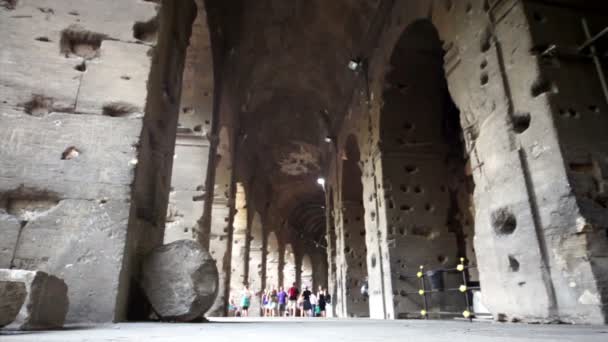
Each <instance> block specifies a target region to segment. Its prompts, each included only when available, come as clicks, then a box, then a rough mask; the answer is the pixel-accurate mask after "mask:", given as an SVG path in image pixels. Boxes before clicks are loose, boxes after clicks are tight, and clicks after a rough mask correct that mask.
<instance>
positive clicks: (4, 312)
mask: <svg viewBox="0 0 608 342" xmlns="http://www.w3.org/2000/svg"><path fill="white" fill-rule="evenodd" d="M26 297H27V291H26V290H25V284H24V283H22V282H17V281H4V280H3V281H0V328H2V327H3V326H5V325H8V324H10V323H11V322H12V321H14V320H15V318H16V317H17V314H18V313H19V310H21V306H22V305H23V303H24V302H25V298H26Z"/></svg>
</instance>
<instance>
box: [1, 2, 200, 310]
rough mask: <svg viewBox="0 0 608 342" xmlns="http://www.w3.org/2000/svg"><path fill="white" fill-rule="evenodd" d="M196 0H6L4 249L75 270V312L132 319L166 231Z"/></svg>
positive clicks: (18, 262)
mask: <svg viewBox="0 0 608 342" xmlns="http://www.w3.org/2000/svg"><path fill="white" fill-rule="evenodd" d="M188 4H189V2H187V1H186V2H183V3H180V4H169V5H167V6H166V8H164V9H163V11H164V13H163V14H162V15H161V19H160V20H157V19H156V4H154V3H152V2H139V1H95V0H87V1H77V2H74V1H69V2H66V1H51V0H48V1H18V2H16V7H15V8H14V9H7V8H5V7H2V8H0V16H1V17H2V18H1V20H0V27H1V30H0V31H1V32H2V40H3V42H4V43H5V48H4V49H3V51H2V53H1V59H0V63H1V65H0V70H2V72H1V73H0V87H1V88H2V92H1V93H2V97H3V98H2V104H1V105H0V111H1V113H0V114H1V116H0V120H1V121H2V125H0V126H1V127H2V128H1V129H0V135H3V136H4V138H3V139H2V140H3V142H4V143H5V144H6V145H5V146H4V147H3V148H1V149H0V154H1V158H0V159H2V161H3V162H2V163H3V164H2V167H1V168H0V169H1V170H0V172H1V173H2V174H1V176H0V178H1V179H2V181H0V193H1V195H0V197H1V200H0V203H2V206H3V208H4V211H6V212H7V213H8V215H4V216H2V221H1V222H0V226H1V227H2V228H3V229H4V228H5V227H8V228H12V229H13V231H14V230H15V227H16V226H15V220H17V221H20V224H19V228H20V231H19V232H18V233H17V236H18V237H17V239H14V238H13V239H12V241H14V245H12V246H11V245H9V246H8V247H6V248H7V250H8V249H11V250H12V253H11V252H10V251H9V252H6V253H4V254H3V255H11V258H10V260H9V261H8V262H7V261H6V260H2V263H3V264H4V265H7V266H10V267H16V268H26V269H40V270H44V271H46V272H49V273H51V274H54V275H57V276H59V277H61V278H63V279H65V281H66V283H67V285H68V289H69V293H68V294H69V300H70V311H69V313H68V321H69V322H89V321H90V322H107V321H112V320H123V319H125V318H126V315H127V312H126V311H127V310H126V309H127V297H128V291H129V283H130V277H131V276H132V275H133V276H136V274H137V271H136V264H137V262H136V260H137V255H138V253H142V251H143V250H145V248H144V249H143V250H142V249H140V248H139V247H142V246H145V245H148V244H150V245H153V244H155V243H158V241H160V240H161V239H162V227H163V224H164V213H165V211H164V209H163V206H165V205H166V198H165V197H164V196H163V193H162V191H157V190H158V189H159V188H158V187H157V186H155V185H158V186H160V188H162V187H163V186H162V184H163V183H164V184H166V185H167V186H166V192H165V194H166V195H168V192H169V191H168V178H169V174H170V157H171V156H172V154H173V151H172V146H173V144H174V142H175V139H174V137H175V126H176V125H177V119H176V118H177V107H175V106H173V105H172V103H176V102H177V101H174V100H175V98H176V97H177V98H179V91H180V86H179V85H180V84H181V71H182V69H183V62H180V59H183V57H184V52H185V51H183V50H185V44H187V41H188V37H189V31H188V29H189V25H191V22H189V21H188V18H189V17H190V15H188V14H186V13H187V11H188V10H190V9H191V8H188ZM178 9H181V10H185V12H180V13H178V12H179V10H178ZM180 16H181V19H180V20H181V24H179V25H178V22H177V21H176V19H177V17H180ZM182 24H183V26H184V28H182V27H181V26H180V25H182ZM157 30H158V31H159V32H160V33H159V34H158V35H159V37H160V39H159V43H158V46H157V48H156V49H155V48H154V47H153V46H152V44H153V42H154V41H155V39H156V35H157ZM164 49H166V50H164ZM159 51H162V52H160V53H159ZM150 56H154V57H153V59H152V63H150ZM168 57H169V58H168ZM169 61H171V63H169ZM151 68H152V73H151V74H150V69H151ZM149 74H150V76H149ZM146 83H147V84H148V86H147V87H146ZM163 85H164V86H163ZM147 98H154V99H155V101H152V103H151V102H150V101H146V99H147ZM144 111H145V113H146V114H145V117H144ZM173 113H174V115H175V120H171V119H167V118H166V117H170V116H171V115H172V114H173ZM163 116H165V117H163ZM163 119H165V120H166V121H163ZM152 122H153V123H154V124H151V123H152ZM172 122H173V129H171V126H172V125H171V124H172ZM142 123H143V126H142ZM142 132H143V133H142ZM140 137H143V138H142V139H140ZM164 139H167V141H166V144H165V141H164ZM161 146H162V147H161ZM165 146H166V149H165ZM159 151H163V153H158V152H159ZM164 151H166V152H167V153H164ZM166 157H169V163H167V158H166ZM159 163H163V165H159ZM136 165H139V167H138V168H137V171H135V167H136ZM136 173H137V176H136V178H137V181H136V185H135V193H134V194H135V195H136V196H137V195H140V197H138V198H137V199H136V200H135V201H132V198H131V195H132V193H131V184H132V183H133V181H134V176H135V174H136ZM157 177H158V178H157ZM163 179H164V180H165V181H164V182H163ZM150 181H151V183H152V184H153V186H147V185H148V184H149V182H150ZM142 185H143V186H142ZM129 203H133V204H134V205H132V206H131V205H130V204H129ZM152 212H154V214H159V216H160V219H159V220H155V219H154V218H153V216H154V214H153V213H152ZM153 221H154V222H153ZM149 223H151V224H149ZM151 225H153V226H155V228H154V229H152V230H147V231H146V235H145V236H146V238H147V239H146V241H145V242H144V241H143V239H141V235H140V233H141V230H143V227H144V226H145V227H146V228H149V227H150V226H151ZM128 226H129V229H127V227H128ZM2 234H3V237H4V233H2ZM12 235H13V236H14V232H13V234H12ZM7 236H10V234H7ZM3 240H4V239H3ZM11 244H12V243H11Z"/></svg>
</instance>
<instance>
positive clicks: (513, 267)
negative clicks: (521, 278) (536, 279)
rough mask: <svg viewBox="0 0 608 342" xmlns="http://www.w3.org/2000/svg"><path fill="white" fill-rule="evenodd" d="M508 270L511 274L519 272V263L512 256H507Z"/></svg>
mask: <svg viewBox="0 0 608 342" xmlns="http://www.w3.org/2000/svg"><path fill="white" fill-rule="evenodd" d="M509 269H510V270H511V272H517V271H519V261H517V259H515V257H514V256H512V255H509Z"/></svg>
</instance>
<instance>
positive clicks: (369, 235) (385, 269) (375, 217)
mask: <svg viewBox="0 0 608 342" xmlns="http://www.w3.org/2000/svg"><path fill="white" fill-rule="evenodd" d="M362 177H363V178H362V184H363V206H364V207H365V245H366V246H367V276H368V286H369V288H368V293H369V313H370V317H371V318H374V319H393V318H394V317H395V315H394V306H393V289H392V285H393V284H392V282H391V268H390V258H389V253H388V244H387V239H386V236H387V233H386V229H387V226H386V221H387V217H386V211H385V210H384V203H383V201H382V199H383V198H384V191H383V186H382V159H381V155H380V153H379V151H378V150H371V151H369V155H367V156H365V158H363V170H362Z"/></svg>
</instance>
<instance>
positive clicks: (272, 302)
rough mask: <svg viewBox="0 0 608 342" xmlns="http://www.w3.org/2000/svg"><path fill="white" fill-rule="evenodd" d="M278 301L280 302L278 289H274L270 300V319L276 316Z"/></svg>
mask: <svg viewBox="0 0 608 342" xmlns="http://www.w3.org/2000/svg"><path fill="white" fill-rule="evenodd" d="M278 301H279V298H278V294H277V289H276V288H273V289H272V291H270V300H269V301H268V311H269V314H270V317H275V316H276V313H277V306H278Z"/></svg>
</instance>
